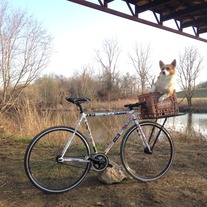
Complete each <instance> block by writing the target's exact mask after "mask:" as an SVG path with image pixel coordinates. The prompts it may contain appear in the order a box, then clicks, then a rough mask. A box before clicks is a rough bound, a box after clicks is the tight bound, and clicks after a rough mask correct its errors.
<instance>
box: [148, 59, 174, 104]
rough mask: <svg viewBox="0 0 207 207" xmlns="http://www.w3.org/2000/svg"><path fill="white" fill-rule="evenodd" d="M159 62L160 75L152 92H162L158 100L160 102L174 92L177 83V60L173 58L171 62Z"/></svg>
mask: <svg viewBox="0 0 207 207" xmlns="http://www.w3.org/2000/svg"><path fill="white" fill-rule="evenodd" d="M159 64H160V69H161V71H160V75H159V76H158V78H157V81H156V83H155V85H153V86H152V89H151V91H150V92H151V93H152V92H156V91H157V92H159V93H160V94H162V95H161V97H160V98H159V100H158V102H161V101H163V100H165V99H166V98H168V97H170V96H171V95H172V94H173V91H174V87H175V83H176V69H175V67H176V60H173V61H172V63H171V64H166V65H165V64H164V63H163V62H162V61H160V62H159Z"/></svg>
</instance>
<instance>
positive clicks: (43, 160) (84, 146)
mask: <svg viewBox="0 0 207 207" xmlns="http://www.w3.org/2000/svg"><path fill="white" fill-rule="evenodd" d="M72 133H74V129H73V128H70V127H64V126H56V127H51V128H48V129H46V130H44V131H42V132H41V133H39V134H38V135H36V136H35V137H34V138H33V140H32V141H31V143H30V144H29V146H28V148H27V150H26V153H25V159H24V167H25V171H26V174H27V176H28V178H29V180H30V181H31V182H32V184H34V185H35V186H36V187H37V188H39V189H41V190H43V191H46V192H49V193H63V192H66V191H69V190H71V189H73V188H75V187H76V186H78V185H79V184H80V183H81V182H82V181H83V180H84V178H85V177H86V175H87V173H88V172H89V170H90V167H91V163H90V162H63V163H60V162H58V161H57V159H58V156H60V153H61V152H62V150H63V147H64V146H65V144H66V142H67V140H68V138H69V137H70V136H71V134H72ZM89 154H90V148H89V145H88V142H87V141H86V139H85V137H84V136H83V135H82V134H81V133H80V132H79V131H77V132H76V133H75V135H74V138H73V141H72V142H71V144H70V146H69V148H68V150H67V152H66V154H65V156H66V157H73V158H83V159H84V158H85V157H86V156H89Z"/></svg>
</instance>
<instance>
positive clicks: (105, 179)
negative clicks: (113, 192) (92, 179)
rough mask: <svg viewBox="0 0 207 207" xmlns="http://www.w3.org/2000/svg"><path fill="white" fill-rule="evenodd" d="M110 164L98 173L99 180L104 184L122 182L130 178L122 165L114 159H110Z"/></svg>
mask: <svg viewBox="0 0 207 207" xmlns="http://www.w3.org/2000/svg"><path fill="white" fill-rule="evenodd" d="M110 165H111V166H112V167H111V166H109V167H107V168H106V169H105V170H104V171H103V172H100V173H99V174H98V180H99V181H100V182H102V183H104V184H113V183H120V182H121V181H122V180H124V179H127V178H130V179H132V178H131V177H130V176H129V175H128V174H127V173H126V172H125V169H124V168H123V167H122V166H119V165H118V164H117V163H115V162H114V161H110Z"/></svg>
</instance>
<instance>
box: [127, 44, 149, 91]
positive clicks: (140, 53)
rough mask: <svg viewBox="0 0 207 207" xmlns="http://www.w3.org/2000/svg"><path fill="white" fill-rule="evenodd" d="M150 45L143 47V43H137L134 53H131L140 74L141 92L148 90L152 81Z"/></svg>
mask: <svg viewBox="0 0 207 207" xmlns="http://www.w3.org/2000/svg"><path fill="white" fill-rule="evenodd" d="M150 53H151V51H150V45H148V46H146V47H143V46H142V45H141V44H140V45H138V44H137V43H136V44H135V48H134V54H129V58H130V60H131V63H132V65H133V67H134V68H135V70H136V72H137V75H138V77H137V78H138V82H139V84H140V86H141V93H145V92H146V88H147V86H149V85H151V84H152V83H150V82H151V80H152V74H150V68H151V63H150Z"/></svg>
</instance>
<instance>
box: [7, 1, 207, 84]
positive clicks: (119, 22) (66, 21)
mask: <svg viewBox="0 0 207 207" xmlns="http://www.w3.org/2000/svg"><path fill="white" fill-rule="evenodd" d="M8 2H9V5H10V6H11V7H12V8H14V9H17V8H18V9H19V8H20V9H23V10H26V11H27V13H28V14H29V15H33V17H34V18H35V19H37V20H38V21H39V22H42V24H43V26H44V27H45V28H46V30H47V31H48V33H49V34H51V35H52V36H53V38H54V40H53V48H54V53H53V55H52V57H51V62H50V64H49V65H48V67H47V68H46V69H45V71H44V73H46V74H49V73H54V74H57V75H64V76H66V77H70V76H72V75H73V73H74V71H75V70H79V69H81V68H82V67H83V66H85V65H88V64H90V65H92V64H93V62H94V57H95V50H97V49H101V45H102V43H103V41H104V40H106V39H112V38H115V39H117V41H118V43H119V46H120V48H121V56H120V59H121V60H120V64H119V68H118V69H119V70H120V71H121V72H122V73H126V72H131V73H135V70H134V68H133V67H132V65H131V64H130V60H129V59H128V54H129V53H132V52H133V48H134V45H135V43H136V42H137V43H138V44H142V45H149V44H150V49H151V60H152V70H153V71H157V73H159V60H162V61H163V62H164V63H171V62H172V61H173V60H174V59H177V60H178V59H179V55H180V54H182V53H183V52H184V48H185V47H189V46H196V47H197V48H198V50H199V52H200V53H201V55H203V56H204V60H205V61H204V65H206V62H207V57H205V56H206V51H207V43H205V42H201V41H198V40H194V39H191V38H188V37H184V36H181V35H178V34H174V33H171V32H167V31H164V30H161V29H158V28H153V27H150V26H147V25H144V24H141V23H138V22H133V21H131V20H127V19H124V18H121V17H117V16H114V15H111V14H108V13H104V12H101V11H98V10H95V9H92V8H88V7H85V6H82V5H79V4H75V3H72V2H70V1H67V0H9V1H8ZM93 2H98V0H93ZM109 5H112V6H111V7H112V8H114V9H118V10H123V11H127V12H128V9H127V6H126V5H125V4H124V2H123V1H117V0H116V1H114V3H111V4H109ZM142 15H143V17H144V16H145V15H147V17H148V18H152V17H151V16H149V14H148V13H147V14H142ZM140 17H141V16H140ZM205 74H206V72H205V70H203V71H202V73H201V75H200V78H199V81H206V79H207V78H206V76H205Z"/></svg>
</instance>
